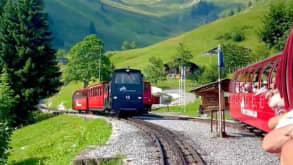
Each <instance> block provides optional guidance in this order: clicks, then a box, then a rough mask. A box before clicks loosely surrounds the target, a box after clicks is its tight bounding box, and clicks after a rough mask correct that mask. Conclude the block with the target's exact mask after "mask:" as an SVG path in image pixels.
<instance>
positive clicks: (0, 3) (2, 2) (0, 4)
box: [0, 0, 6, 14]
mask: <svg viewBox="0 0 293 165" xmlns="http://www.w3.org/2000/svg"><path fill="white" fill-rule="evenodd" d="M5 4H6V0H0V14H1V13H2V9H3V7H4V5H5Z"/></svg>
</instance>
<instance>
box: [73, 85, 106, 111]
mask: <svg viewBox="0 0 293 165" xmlns="http://www.w3.org/2000/svg"><path fill="white" fill-rule="evenodd" d="M107 87H108V82H103V83H99V84H96V85H93V86H89V87H87V88H84V89H82V90H77V91H76V92H75V93H74V94H73V98H72V104H73V105H72V107H73V109H75V110H100V111H102V110H104V109H105V101H106V99H107V97H108V94H109V92H108V90H107ZM81 93H83V95H81Z"/></svg>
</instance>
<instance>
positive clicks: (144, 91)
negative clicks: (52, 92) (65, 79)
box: [72, 69, 152, 114]
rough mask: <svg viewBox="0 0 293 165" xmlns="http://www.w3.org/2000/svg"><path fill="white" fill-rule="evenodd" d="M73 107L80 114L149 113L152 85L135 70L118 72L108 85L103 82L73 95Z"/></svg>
mask: <svg viewBox="0 0 293 165" xmlns="http://www.w3.org/2000/svg"><path fill="white" fill-rule="evenodd" d="M72 107H73V109H74V110H78V111H92V112H106V111H109V112H113V113H116V114H120V113H128V114H141V113H147V112H148V111H150V110H151V107H152V95H151V84H150V83H149V82H144V81H143V74H142V73H141V72H140V71H139V70H135V69H116V70H114V71H113V72H112V74H111V78H110V81H109V82H101V83H98V84H96V85H92V86H89V87H86V88H83V89H80V90H77V91H75V92H74V94H73V96H72Z"/></svg>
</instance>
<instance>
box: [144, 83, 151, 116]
mask: <svg viewBox="0 0 293 165" xmlns="http://www.w3.org/2000/svg"><path fill="white" fill-rule="evenodd" d="M143 104H144V109H145V112H149V111H151V109H152V105H153V102H152V91H151V83H150V82H144V91H143Z"/></svg>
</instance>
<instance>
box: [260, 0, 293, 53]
mask: <svg viewBox="0 0 293 165" xmlns="http://www.w3.org/2000/svg"><path fill="white" fill-rule="evenodd" d="M292 20H293V1H292V0H290V1H275V2H273V3H272V4H271V6H270V8H269V10H268V11H267V13H266V14H265V16H264V18H263V27H262V28H261V29H260V31H259V38H260V39H261V40H262V41H264V42H265V43H266V44H267V45H268V46H269V47H270V48H275V49H277V50H282V49H283V47H284V44H285V42H286V40H287V36H288V34H289V31H290V28H291V27H292V24H293V21H292Z"/></svg>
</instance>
